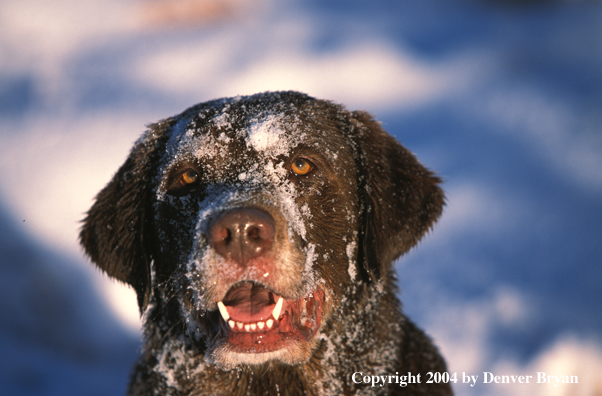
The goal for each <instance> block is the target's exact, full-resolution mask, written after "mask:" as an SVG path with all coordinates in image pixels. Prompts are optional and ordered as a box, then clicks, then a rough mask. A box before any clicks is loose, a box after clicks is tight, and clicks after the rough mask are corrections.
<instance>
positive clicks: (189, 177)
mask: <svg viewBox="0 0 602 396" xmlns="http://www.w3.org/2000/svg"><path fill="white" fill-rule="evenodd" d="M198 180H199V174H198V173H196V171H194V170H192V169H188V170H187V171H186V172H184V173H182V174H181V175H180V178H179V179H178V182H179V184H180V186H182V187H184V186H188V185H190V184H193V183H196V182H197V181H198Z"/></svg>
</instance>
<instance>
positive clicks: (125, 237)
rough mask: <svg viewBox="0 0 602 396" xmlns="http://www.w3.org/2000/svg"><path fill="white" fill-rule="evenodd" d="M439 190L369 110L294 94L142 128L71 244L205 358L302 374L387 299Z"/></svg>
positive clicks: (223, 103) (436, 211) (198, 111)
mask: <svg viewBox="0 0 602 396" xmlns="http://www.w3.org/2000/svg"><path fill="white" fill-rule="evenodd" d="M438 183H439V179H438V178H436V177H434V176H433V175H432V173H431V172H429V171H428V170H427V169H425V168H424V167H423V166H422V165H421V164H420V163H419V162H418V161H417V160H416V159H415V158H414V156H413V155H412V154H411V153H410V152H409V151H408V150H406V149H405V148H404V147H402V146H401V145H400V144H399V143H398V142H397V141H395V139H393V138H392V137H391V136H390V135H388V134H387V133H386V132H384V131H383V130H382V129H381V127H380V125H379V124H378V123H377V122H375V121H374V120H372V118H371V117H370V116H369V115H367V114H366V113H363V112H349V111H347V110H345V109H344V108H343V107H341V106H338V105H335V104H332V103H330V102H327V101H322V100H316V99H313V98H311V97H308V96H306V95H303V94H299V93H296V92H279V93H264V94H258V95H253V96H249V97H237V98H231V99H223V100H216V101H211V102H207V103H203V104H200V105H197V106H194V107H192V108H190V109H188V110H186V111H185V112H184V113H182V114H180V115H178V116H176V117H173V118H169V119H166V120H163V121H161V122H159V123H157V124H154V125H151V126H150V129H149V130H148V131H147V132H146V133H145V134H144V135H143V136H142V138H141V139H140V140H139V141H138V142H137V143H136V145H135V146H134V148H133V150H132V152H131V154H130V156H129V158H128V159H127V161H126V162H125V164H124V165H123V166H122V167H121V168H120V169H119V171H118V172H117V174H116V175H115V176H114V178H113V180H111V182H110V183H109V184H108V185H107V186H106V187H105V188H104V189H103V190H102V191H101V192H100V193H99V194H98V196H97V198H96V202H95V204H94V205H93V207H92V208H91V209H90V211H89V213H88V215H87V217H86V219H85V221H84V226H83V229H82V231H81V235H80V238H81V243H82V244H83V246H84V248H85V250H86V252H87V254H88V255H89V256H90V258H91V259H92V261H94V262H95V263H96V265H98V266H99V267H100V268H101V269H103V270H104V271H106V272H107V273H108V274H109V275H110V276H112V277H114V278H116V279H118V280H121V281H123V282H126V283H128V284H130V285H131V286H132V287H133V288H134V289H135V290H136V293H137V296H138V303H139V306H140V309H141V311H142V312H144V311H145V310H147V306H150V307H151V308H152V309H153V316H152V318H147V321H148V320H152V321H154V322H155V324H157V325H159V326H161V322H162V321H165V322H166V323H169V324H170V325H171V326H173V325H179V326H182V327H185V328H186V329H187V331H186V334H187V335H188V336H189V337H190V342H191V343H193V344H194V343H199V345H200V344H203V345H202V346H199V351H204V352H205V355H206V359H208V360H209V361H214V362H216V363H218V364H220V365H222V366H225V367H233V366H236V365H239V364H261V363H264V362H267V361H271V360H279V361H281V362H283V363H288V364H298V363H301V362H304V361H307V359H309V357H310V355H311V352H312V350H313V349H314V347H315V345H316V339H317V337H316V334H317V333H318V332H319V331H320V329H321V328H322V327H323V326H324V323H326V322H327V321H331V320H333V318H335V317H336V315H337V307H338V306H339V305H340V304H342V303H343V302H344V301H349V300H353V298H354V297H353V296H354V294H356V293H361V292H362V290H366V288H372V289H375V290H380V291H381V292H382V290H383V285H384V284H385V277H386V275H387V273H388V272H389V270H390V266H391V262H392V260H394V259H395V258H397V257H398V256H399V255H401V254H403V253H404V252H406V251H407V250H408V249H410V248H411V247H412V246H413V245H414V244H416V242H417V241H418V240H419V239H420V238H421V237H422V235H423V234H424V233H425V232H426V231H427V230H428V229H429V227H430V226H431V225H432V224H433V222H434V221H435V220H436V219H437V217H438V216H439V215H440V213H441V208H442V205H443V193H442V191H441V190H440V189H439V187H438V186H437V184H438ZM174 305H175V306H177V308H176V309H171V308H170V306H174ZM174 311H177V312H174ZM174 317H175V319H174Z"/></svg>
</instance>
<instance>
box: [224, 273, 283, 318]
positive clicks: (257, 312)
mask: <svg viewBox="0 0 602 396" xmlns="http://www.w3.org/2000/svg"><path fill="white" fill-rule="evenodd" d="M275 298H278V297H275V296H274V293H273V292H271V291H269V290H268V289H266V288H265V287H263V286H257V285H254V284H253V283H251V282H244V283H242V284H240V285H239V286H237V287H235V288H234V289H230V291H229V292H228V294H226V297H224V300H223V302H224V305H226V307H227V308H228V313H229V314H230V317H231V318H232V319H233V320H235V321H237V322H243V323H254V322H259V321H265V320H267V319H268V318H270V317H271V316H272V311H273V310H274V305H275V303H276V301H274V299H275Z"/></svg>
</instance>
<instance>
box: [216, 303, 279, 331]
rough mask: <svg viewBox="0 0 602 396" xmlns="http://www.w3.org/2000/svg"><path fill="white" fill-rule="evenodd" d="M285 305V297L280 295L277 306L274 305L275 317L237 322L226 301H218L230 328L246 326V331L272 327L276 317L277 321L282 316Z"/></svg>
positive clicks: (220, 311) (273, 313) (273, 312)
mask: <svg viewBox="0 0 602 396" xmlns="http://www.w3.org/2000/svg"><path fill="white" fill-rule="evenodd" d="M283 305H284V299H283V298H282V297H278V301H277V302H276V306H275V307H274V310H273V311H272V316H273V317H274V318H273V319H272V318H270V319H268V320H266V321H265V322H257V323H249V324H244V323H242V322H235V321H234V320H231V319H230V314H229V313H228V309H227V308H226V306H225V305H224V303H223V302H221V301H218V302H217V308H218V309H219V313H220V314H221V315H222V318H224V321H226V323H228V325H229V326H230V328H231V329H234V328H235V327H238V330H242V329H243V328H244V329H245V331H255V330H257V329H259V330H263V329H264V327H267V328H268V329H271V328H272V327H273V326H274V319H275V320H276V321H277V320H278V318H279V317H280V314H281V313H282V306H283Z"/></svg>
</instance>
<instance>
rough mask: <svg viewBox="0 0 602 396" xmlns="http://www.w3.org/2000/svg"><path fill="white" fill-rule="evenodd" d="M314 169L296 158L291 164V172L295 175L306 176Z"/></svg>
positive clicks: (309, 163) (307, 162) (303, 159)
mask: <svg viewBox="0 0 602 396" xmlns="http://www.w3.org/2000/svg"><path fill="white" fill-rule="evenodd" d="M313 168H314V165H313V164H312V163H311V162H309V161H308V160H306V159H305V158H297V159H296V160H295V161H293V163H292V164H291V170H292V171H293V173H294V174H295V175H299V176H303V175H307V174H308V173H309V172H311V170H312V169H313Z"/></svg>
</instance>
